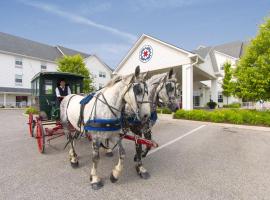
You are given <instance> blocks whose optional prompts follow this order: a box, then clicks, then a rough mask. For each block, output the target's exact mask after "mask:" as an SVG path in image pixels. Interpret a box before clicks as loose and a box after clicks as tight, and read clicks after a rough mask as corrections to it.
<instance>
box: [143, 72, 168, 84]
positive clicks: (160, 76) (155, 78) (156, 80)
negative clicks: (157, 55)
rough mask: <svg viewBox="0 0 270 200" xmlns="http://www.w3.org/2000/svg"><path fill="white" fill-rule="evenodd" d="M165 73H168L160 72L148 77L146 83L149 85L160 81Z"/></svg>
mask: <svg viewBox="0 0 270 200" xmlns="http://www.w3.org/2000/svg"><path fill="white" fill-rule="evenodd" d="M166 75H168V74H167V73H162V74H156V75H154V76H152V77H151V78H150V79H148V80H147V83H149V85H153V84H155V83H158V82H160V80H161V79H162V78H164V77H165V76H166Z"/></svg>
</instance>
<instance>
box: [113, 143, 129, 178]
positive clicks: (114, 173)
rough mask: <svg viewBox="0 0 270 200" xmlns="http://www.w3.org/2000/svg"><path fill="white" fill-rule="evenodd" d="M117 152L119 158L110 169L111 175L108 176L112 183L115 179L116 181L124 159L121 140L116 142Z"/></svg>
mask: <svg viewBox="0 0 270 200" xmlns="http://www.w3.org/2000/svg"><path fill="white" fill-rule="evenodd" d="M118 153H119V160H118V163H117V165H116V166H115V167H114V169H113V170H112V173H111V176H110V180H111V182H112V183H115V182H116V181H118V179H119V176H120V175H121V172H122V170H123V164H124V163H123V162H124V159H125V155H126V153H125V149H124V147H123V145H122V142H121V140H120V141H119V142H118Z"/></svg>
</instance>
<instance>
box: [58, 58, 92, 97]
mask: <svg viewBox="0 0 270 200" xmlns="http://www.w3.org/2000/svg"><path fill="white" fill-rule="evenodd" d="M57 63H58V69H57V70H58V71H60V72H70V73H74V74H79V75H82V76H84V80H83V91H84V93H89V92H92V91H93V87H92V85H91V83H92V82H93V81H92V78H91V75H90V72H89V70H88V69H87V68H86V66H85V64H84V62H83V58H82V56H81V55H79V54H78V55H74V56H64V57H62V58H60V59H59V60H58V61H57Z"/></svg>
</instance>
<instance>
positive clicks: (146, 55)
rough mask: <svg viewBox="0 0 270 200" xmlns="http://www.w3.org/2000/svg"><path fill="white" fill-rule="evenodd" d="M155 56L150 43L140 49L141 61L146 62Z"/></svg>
mask: <svg viewBox="0 0 270 200" xmlns="http://www.w3.org/2000/svg"><path fill="white" fill-rule="evenodd" d="M152 56H153V49H152V47H151V46H150V45H146V46H143V47H142V49H141V50H140V55H139V58H140V61H142V62H144V63H146V62H148V61H149V60H150V59H151V58H152Z"/></svg>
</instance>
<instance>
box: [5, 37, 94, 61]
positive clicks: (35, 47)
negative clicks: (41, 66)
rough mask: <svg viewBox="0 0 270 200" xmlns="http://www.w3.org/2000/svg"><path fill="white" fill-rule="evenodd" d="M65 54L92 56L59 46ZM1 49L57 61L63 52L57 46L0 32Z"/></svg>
mask: <svg viewBox="0 0 270 200" xmlns="http://www.w3.org/2000/svg"><path fill="white" fill-rule="evenodd" d="M58 47H59V48H60V49H61V51H62V52H63V53H64V54H65V55H75V54H81V55H82V56H83V57H87V56H90V55H89V54H86V53H82V52H79V51H76V50H73V49H68V48H66V47H60V46H58ZM0 51H5V52H10V53H15V54H20V55H25V56H30V57H34V58H38V59H42V60H48V61H53V62H54V61H56V60H57V59H58V58H60V57H61V56H63V55H62V53H61V52H60V51H59V50H58V48H57V47H54V46H50V45H47V44H42V43H39V42H35V41H32V40H28V39H25V38H21V37H17V36H13V35H10V34H7V33H3V32H0Z"/></svg>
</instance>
